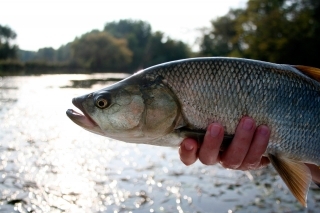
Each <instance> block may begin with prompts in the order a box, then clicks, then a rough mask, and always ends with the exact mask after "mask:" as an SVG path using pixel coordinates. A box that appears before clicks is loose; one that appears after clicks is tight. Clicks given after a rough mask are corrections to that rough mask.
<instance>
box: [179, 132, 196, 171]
mask: <svg viewBox="0 0 320 213" xmlns="http://www.w3.org/2000/svg"><path fill="white" fill-rule="evenodd" d="M197 151H198V147H197V142H196V141H195V140H193V139H191V138H186V139H184V140H183V141H182V143H181V145H180V148H179V154H180V160H181V161H182V162H183V163H184V164H185V165H187V166H189V165H191V164H193V163H194V162H196V161H197V159H198V157H197Z"/></svg>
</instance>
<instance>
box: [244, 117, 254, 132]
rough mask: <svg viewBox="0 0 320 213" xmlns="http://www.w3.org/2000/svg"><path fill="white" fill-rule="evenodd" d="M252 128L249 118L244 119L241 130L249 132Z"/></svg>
mask: <svg viewBox="0 0 320 213" xmlns="http://www.w3.org/2000/svg"><path fill="white" fill-rule="evenodd" d="M252 127H253V121H252V120H251V119H249V118H246V119H245V120H244V122H243V125H242V128H243V129H245V130H251V129H252Z"/></svg>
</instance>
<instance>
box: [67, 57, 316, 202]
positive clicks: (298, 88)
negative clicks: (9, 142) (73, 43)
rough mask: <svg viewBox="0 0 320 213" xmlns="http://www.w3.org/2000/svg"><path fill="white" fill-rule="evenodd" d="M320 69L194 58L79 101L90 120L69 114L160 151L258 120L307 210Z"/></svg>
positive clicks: (271, 154) (277, 164) (155, 69)
mask: <svg viewBox="0 0 320 213" xmlns="http://www.w3.org/2000/svg"><path fill="white" fill-rule="evenodd" d="M319 76H320V70H319V69H317V68H310V67H305V66H291V65H283V64H274V63H268V62H262V61H256V60H249V59H239V58H220V57H218V58H194V59H186V60H179V61H173V62H169V63H164V64H160V65H156V66H153V67H150V68H147V69H145V70H143V71H140V72H138V73H136V74H134V75H132V76H130V77H129V78H127V79H124V80H122V81H120V82H118V83H116V84H113V85H111V86H109V87H106V88H104V89H101V90H99V91H96V92H93V93H90V94H88V95H84V96H81V97H78V98H74V99H73V103H74V105H75V106H77V107H78V108H79V109H80V110H81V111H82V112H83V113H84V115H81V114H79V113H77V112H75V111H73V110H68V111H67V115H68V116H69V117H70V118H71V119H72V120H73V121H74V122H75V123H77V124H78V125H80V126H82V127H83V128H85V129H87V130H89V131H91V132H94V133H97V134H100V135H104V136H106V137H110V138H114V139H118V140H122V141H126V142H132V143H145V144H151V145H160V146H179V144H180V143H181V141H182V140H183V139H184V138H185V137H194V138H195V139H198V140H201V138H202V137H203V134H204V132H205V130H206V128H207V126H208V125H209V124H211V123H213V122H218V123H220V124H222V125H223V126H224V128H225V138H226V139H228V138H232V137H233V135H234V133H235V129H236V126H237V125H238V123H239V120H240V119H241V118H242V117H243V116H250V117H252V118H253V119H254V120H255V121H256V123H257V125H262V124H264V125H267V126H268V127H269V128H270V129H271V136H270V141H269V144H268V148H267V150H266V153H265V155H266V156H268V157H269V159H270V160H271V163H272V164H273V165H274V166H275V168H276V170H277V171H278V172H279V174H280V175H281V177H282V179H283V180H284V181H285V183H286V184H287V185H288V187H289V189H290V190H291V191H292V192H293V194H294V195H295V196H296V198H297V199H298V200H299V201H300V202H301V203H302V204H303V205H305V206H306V195H307V191H308V188H309V184H310V181H311V175H310V171H309V170H308V168H307V167H306V166H305V164H304V163H311V164H315V165H320V143H319V141H318V140H319V138H320V116H319V115H320V83H319Z"/></svg>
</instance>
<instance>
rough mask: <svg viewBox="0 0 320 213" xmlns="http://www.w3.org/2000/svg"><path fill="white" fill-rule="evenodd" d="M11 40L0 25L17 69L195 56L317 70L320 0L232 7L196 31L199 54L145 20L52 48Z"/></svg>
mask: <svg viewBox="0 0 320 213" xmlns="http://www.w3.org/2000/svg"><path fill="white" fill-rule="evenodd" d="M15 37H16V33H15V32H14V31H13V30H11V29H10V28H9V27H6V26H5V27H4V26H1V25H0V60H1V59H2V60H3V61H5V62H7V63H9V64H10V63H11V62H8V59H11V60H12V59H19V60H20V61H21V62H19V63H20V65H21V66H27V67H29V68H30V67H31V68H32V67H37V66H40V65H41V66H40V67H43V66H44V67H45V66H47V67H50V66H52V67H58V68H59V69H61V68H63V67H65V68H67V69H71V70H74V69H86V70H91V71H122V72H123V71H127V72H134V71H137V70H139V69H142V68H146V67H148V66H151V65H155V64H159V63H162V62H166V61H172V60H177V59H182V58H188V57H198V56H231V57H243V58H251V59H258V60H264V61H270V62H275V63H287V64H303V65H308V66H315V67H320V60H319V59H320V58H319V50H320V1H319V0H259V1H256V0H249V1H248V2H247V4H246V6H245V7H244V8H240V9H231V10H230V11H229V12H228V13H227V14H226V15H224V16H221V17H218V18H217V19H215V20H212V21H211V27H209V28H204V29H202V30H201V36H200V37H199V38H197V42H198V44H199V51H198V52H192V51H191V50H190V47H189V46H188V45H187V44H185V43H184V42H182V41H179V40H174V39H171V38H170V37H168V36H166V35H165V34H164V33H163V32H159V31H157V32H152V29H151V25H150V24H149V23H147V22H144V21H140V20H130V19H125V20H120V21H115V22H109V23H106V25H105V27H104V29H103V30H101V31H100V30H93V31H91V32H88V33H86V34H84V35H82V36H80V37H79V38H76V39H75V40H74V41H72V42H70V43H68V44H66V45H63V46H61V47H60V48H58V49H56V50H55V49H53V48H51V47H48V48H42V49H39V50H38V51H37V52H32V51H23V50H19V49H18V47H17V46H15V45H11V42H10V41H12V40H14V39H15ZM2 64H5V63H4V62H2ZM13 64H14V63H13ZM48 64H49V65H50V66H48ZM11 65H12V64H11ZM57 65H59V66H57ZM18 67H19V66H18ZM0 69H1V62H0Z"/></svg>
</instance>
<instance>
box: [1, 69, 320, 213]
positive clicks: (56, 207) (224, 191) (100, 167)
mask: <svg viewBox="0 0 320 213" xmlns="http://www.w3.org/2000/svg"><path fill="white" fill-rule="evenodd" d="M123 77H125V75H120V74H118V75H117V74H116V75H112V74H95V75H41V76H18V77H17V76H16V77H2V78H0V121H1V122H0V129H1V130H0V144H1V146H0V151H1V152H0V158H1V160H0V189H1V190H0V212H77V213H81V212H113V213H118V212H179V213H180V212H181V213H182V212H190V213H191V212H218V213H220V212H225V213H234V212H243V213H244V212H246V213H248V212H266V213H270V212H319V208H320V204H319V201H320V190H319V189H317V188H316V187H315V186H314V185H312V188H311V190H310V192H309V199H308V207H309V208H308V209H304V208H302V207H301V205H300V204H299V203H298V202H297V201H296V200H295V198H294V197H293V196H292V195H291V194H290V193H289V191H288V189H287V188H286V186H285V185H284V183H283V182H282V181H281V180H280V178H279V176H278V175H277V174H276V173H275V172H274V170H273V169H272V168H271V167H269V168H266V169H262V170H258V171H254V172H241V171H232V170H226V169H223V168H221V167H220V166H218V165H217V166H204V165H201V164H200V163H196V164H194V165H192V166H189V167H186V166H184V165H183V164H182V163H181V162H180V160H179V156H178V152H177V149H173V148H166V147H153V146H147V145H135V144H127V143H123V142H119V141H115V140H111V139H108V138H104V137H101V136H97V135H94V134H92V133H89V132H87V131H85V130H83V129H81V128H80V127H79V126H77V125H75V124H73V123H72V122H71V121H70V120H69V118H68V117H67V116H66V115H65V111H66V109H68V108H74V107H73V106H72V104H71V99H72V98H73V97H75V96H78V95H82V94H85V93H88V92H90V91H92V90H96V89H100V88H102V87H103V86H105V85H107V84H110V83H112V82H114V80H118V79H121V78H123Z"/></svg>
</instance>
